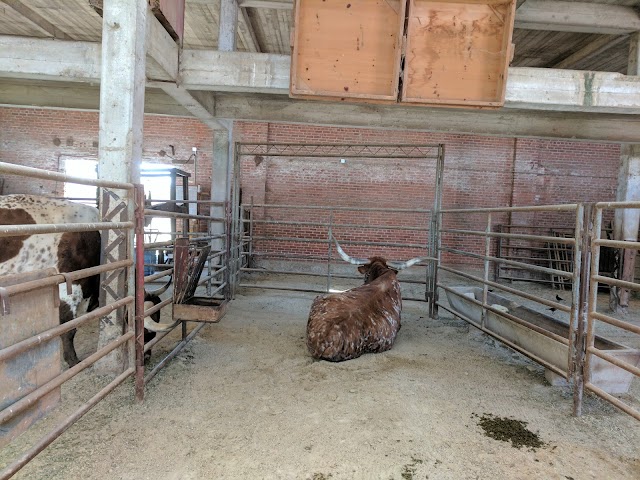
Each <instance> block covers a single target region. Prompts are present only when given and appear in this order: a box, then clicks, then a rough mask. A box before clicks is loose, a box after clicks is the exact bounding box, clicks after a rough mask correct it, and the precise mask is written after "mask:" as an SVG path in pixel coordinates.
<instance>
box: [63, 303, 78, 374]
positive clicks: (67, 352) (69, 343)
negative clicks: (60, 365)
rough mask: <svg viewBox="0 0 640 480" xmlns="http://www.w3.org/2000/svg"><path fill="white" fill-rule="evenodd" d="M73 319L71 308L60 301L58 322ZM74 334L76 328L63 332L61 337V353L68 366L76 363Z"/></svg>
mask: <svg viewBox="0 0 640 480" xmlns="http://www.w3.org/2000/svg"><path fill="white" fill-rule="evenodd" d="M72 319H73V314H72V313H71V308H69V305H68V304H67V303H65V302H64V301H62V302H60V324H63V323H66V322H68V321H69V320H72ZM75 336H76V329H75V328H74V329H73V330H71V331H69V332H67V333H63V334H62V335H61V337H62V355H63V357H64V361H65V362H67V365H69V368H71V367H73V366H74V365H77V364H78V362H79V360H78V355H76V349H75V348H74V347H73V337H75Z"/></svg>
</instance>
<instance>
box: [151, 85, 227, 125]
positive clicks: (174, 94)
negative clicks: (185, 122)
mask: <svg viewBox="0 0 640 480" xmlns="http://www.w3.org/2000/svg"><path fill="white" fill-rule="evenodd" d="M150 85H151V86H153V87H157V88H160V89H161V90H162V91H164V92H165V93H166V94H167V95H169V96H170V97H171V98H173V99H174V100H175V101H176V102H178V103H179V104H180V105H181V106H182V107H184V109H185V110H187V111H188V112H189V113H191V115H193V116H194V117H196V118H197V119H199V120H200V121H201V122H202V123H204V124H205V125H207V126H208V127H209V128H211V129H212V130H225V128H226V127H225V125H223V124H221V123H220V121H219V120H218V119H217V118H215V117H214V115H213V112H214V111H215V97H214V95H213V93H211V92H190V91H188V90H186V89H185V88H183V87H179V86H177V85H176V84H175V83H170V82H154V83H151V84H150Z"/></svg>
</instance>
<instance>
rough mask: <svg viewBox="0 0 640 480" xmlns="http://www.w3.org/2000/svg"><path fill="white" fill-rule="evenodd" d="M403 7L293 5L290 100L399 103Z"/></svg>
mask: <svg viewBox="0 0 640 480" xmlns="http://www.w3.org/2000/svg"><path fill="white" fill-rule="evenodd" d="M404 11H405V2H404V1H401V0H350V1H349V2H347V1H343V0H305V1H304V2H301V0H297V2H296V5H295V12H294V18H295V31H294V38H293V54H292V61H291V96H292V97H305V98H309V97H316V98H317V97H333V98H335V97H339V98H343V99H369V100H378V101H388V102H396V101H397V92H398V82H399V80H398V79H399V69H400V50H401V42H402V33H403V28H404V21H403V19H404Z"/></svg>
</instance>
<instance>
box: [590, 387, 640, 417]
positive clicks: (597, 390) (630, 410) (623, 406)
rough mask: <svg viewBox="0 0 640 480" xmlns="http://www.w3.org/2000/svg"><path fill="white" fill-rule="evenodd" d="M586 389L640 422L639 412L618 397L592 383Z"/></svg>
mask: <svg viewBox="0 0 640 480" xmlns="http://www.w3.org/2000/svg"><path fill="white" fill-rule="evenodd" d="M584 386H585V388H587V389H588V390H591V391H592V392H593V393H595V394H596V395H598V396H599V397H600V398H602V399H603V400H606V401H607V402H610V403H612V404H613V405H614V406H616V407H618V408H619V409H620V410H622V411H623V412H625V413H627V414H629V415H631V416H632V417H633V418H635V419H636V420H640V412H639V411H638V410H635V409H634V408H632V407H630V406H629V405H627V404H626V403H624V402H621V401H620V400H618V399H617V398H616V397H614V396H613V395H611V394H609V393H607V392H605V391H604V390H602V389H601V388H598V387H596V386H595V385H594V384H593V383H591V382H587V383H585V385H584Z"/></svg>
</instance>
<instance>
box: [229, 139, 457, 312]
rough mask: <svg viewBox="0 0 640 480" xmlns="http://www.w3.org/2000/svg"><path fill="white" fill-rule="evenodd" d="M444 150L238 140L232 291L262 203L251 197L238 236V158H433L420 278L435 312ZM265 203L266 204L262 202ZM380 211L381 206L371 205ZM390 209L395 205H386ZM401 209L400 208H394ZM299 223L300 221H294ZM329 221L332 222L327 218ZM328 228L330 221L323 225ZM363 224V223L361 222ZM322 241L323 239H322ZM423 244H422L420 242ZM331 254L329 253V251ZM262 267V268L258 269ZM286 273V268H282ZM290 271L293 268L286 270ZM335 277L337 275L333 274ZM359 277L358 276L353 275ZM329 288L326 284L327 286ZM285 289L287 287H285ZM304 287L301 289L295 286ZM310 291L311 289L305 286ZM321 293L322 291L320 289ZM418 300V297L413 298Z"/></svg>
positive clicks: (431, 146)
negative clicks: (431, 192) (424, 260)
mask: <svg viewBox="0 0 640 480" xmlns="http://www.w3.org/2000/svg"><path fill="white" fill-rule="evenodd" d="M444 152H445V147H444V145H443V144H423V145H419V144H395V145H394V144H350V145H345V144H315V145H313V144H300V143H249V142H237V143H236V144H235V148H234V162H233V186H232V189H231V190H232V192H231V213H230V215H231V223H232V227H231V229H230V230H231V232H232V233H231V234H232V239H231V245H232V247H231V248H232V252H231V264H230V266H231V267H232V268H231V272H230V282H231V292H230V293H231V295H232V296H233V295H235V291H236V289H237V287H238V286H239V275H240V273H241V271H242V270H243V269H244V270H246V271H251V269H250V268H247V267H248V263H249V262H250V260H249V257H248V256H247V255H243V253H242V250H243V248H244V246H245V245H247V244H249V250H250V252H251V255H252V256H253V248H252V240H251V239H252V238H253V227H254V224H255V223H257V222H258V221H256V220H254V219H253V207H259V206H261V205H255V204H254V203H253V199H251V208H250V219H249V231H250V239H245V238H242V237H241V232H242V231H243V228H242V225H243V222H244V221H243V215H242V213H243V212H244V208H245V207H243V206H242V205H240V204H239V187H240V158H241V157H243V156H247V155H256V156H270V157H320V158H340V157H347V158H398V159H402V158H404V159H435V160H436V178H435V192H434V206H433V209H432V210H425V212H428V213H430V214H431V220H430V221H431V227H430V228H428V229H427V230H428V231H429V236H428V241H427V245H426V250H427V255H428V256H429V257H431V259H430V260H428V261H427V271H426V281H425V282H420V283H423V284H425V285H426V289H425V290H426V291H425V300H421V299H420V301H427V302H428V303H429V312H430V314H433V315H435V314H436V312H437V307H436V305H435V302H436V299H437V289H436V275H437V268H436V267H435V255H436V254H437V250H436V246H437V244H438V238H437V235H438V234H437V228H435V227H436V226H437V221H438V220H437V218H436V217H437V215H435V214H434V212H436V211H437V210H438V209H439V208H440V205H441V203H442V179H443V171H444ZM262 206H268V205H262ZM282 207H283V208H285V207H286V208H300V207H299V206H295V205H292V206H282ZM305 208H323V209H328V210H339V209H341V208H343V209H347V210H363V211H364V210H367V209H364V208H363V209H357V208H349V207H321V206H315V207H314V206H306V207H305ZM370 210H378V211H383V210H384V209H370ZM387 210H388V211H393V210H394V209H387ZM397 210H401V209H397ZM296 223H299V222H296ZM330 223H332V222H330ZM326 226H328V227H329V229H331V228H332V227H331V226H330V225H326ZM364 227H365V228H366V226H364ZM321 242H325V240H321ZM328 242H329V245H328V248H329V250H331V240H330V239H328ZM348 243H351V244H367V243H366V242H348ZM369 244H371V245H376V246H385V245H387V244H386V243H385V242H370V243H369ZM420 247H423V246H420ZM329 258H330V254H329ZM330 269H331V262H330V261H329V264H328V267H327V285H328V286H330V279H331V276H332V274H331V270H330ZM260 271H263V272H264V270H262V269H261V270H260ZM282 273H286V272H282ZM289 273H293V272H289ZM334 277H338V278H339V277H340V276H336V275H334ZM352 278H359V277H352ZM327 288H329V287H327ZM285 290H286V289H285ZM295 290H304V289H295ZM304 291H312V290H304ZM320 293H322V292H320ZM414 300H419V299H414Z"/></svg>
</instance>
